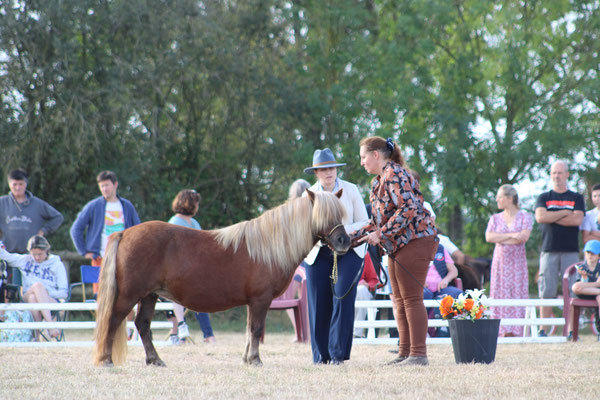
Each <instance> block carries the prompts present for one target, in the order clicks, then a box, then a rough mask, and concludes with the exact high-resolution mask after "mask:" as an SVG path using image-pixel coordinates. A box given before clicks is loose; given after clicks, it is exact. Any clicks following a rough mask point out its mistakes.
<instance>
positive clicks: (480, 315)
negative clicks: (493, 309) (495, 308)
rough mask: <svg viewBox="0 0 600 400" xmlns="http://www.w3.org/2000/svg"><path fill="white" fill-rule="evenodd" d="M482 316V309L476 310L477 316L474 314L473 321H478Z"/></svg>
mask: <svg viewBox="0 0 600 400" xmlns="http://www.w3.org/2000/svg"><path fill="white" fill-rule="evenodd" d="M482 316H483V307H480V308H479V310H477V314H475V319H479V318H481V317H482Z"/></svg>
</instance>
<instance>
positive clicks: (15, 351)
mask: <svg viewBox="0 0 600 400" xmlns="http://www.w3.org/2000/svg"><path fill="white" fill-rule="evenodd" d="M217 333H218V336H217V337H218V342H217V343H216V344H212V345H207V344H200V343H199V344H196V345H186V346H180V347H161V348H159V349H158V351H159V354H160V355H161V357H162V358H163V360H164V361H165V362H166V363H167V368H157V367H147V366H146V365H145V363H144V359H145V357H144V352H143V349H142V348H141V347H134V348H130V350H129V355H128V358H127V363H126V364H125V365H124V366H122V367H115V368H97V367H94V366H93V365H92V359H91V349H90V348H48V349H39V348H37V349H36V348H4V349H1V350H0V365H1V367H0V398H1V399H44V398H56V399H71V398H78V399H94V400H98V399H104V398H128V399H139V398H146V399H157V398H161V399H188V398H194V399H197V398H211V399H258V398H260V399H263V398H265V399H327V400H333V399H381V400H384V399H394V398H410V399H412V398H418V399H435V400H440V399H454V398H459V397H460V398H475V399H508V398H510V399H521V398H523V399H525V398H527V399H559V398H560V399H578V400H582V399H596V398H598V392H597V387H598V385H597V383H598V377H597V375H598V374H597V365H598V359H599V357H598V355H599V350H600V344H599V343H597V342H596V341H595V337H592V336H583V338H582V339H583V340H582V341H581V342H579V343H575V344H573V343H562V344H539V345H533V344H521V345H499V346H498V351H497V355H496V362H494V363H493V364H490V365H479V364H477V365H475V364H473V365H456V364H455V362H454V357H453V353H452V348H451V346H450V345H431V346H429V348H428V351H429V358H430V363H431V365H430V366H429V367H407V368H399V367H385V366H382V364H383V363H384V362H385V361H387V360H390V359H392V358H393V355H392V354H390V353H389V352H388V350H389V348H390V347H389V346H382V345H377V346H372V345H357V346H354V348H353V350H352V359H351V360H350V361H349V362H347V363H346V364H345V365H343V366H315V365H313V364H312V362H311V352H310V345H307V344H298V343H292V342H291V340H292V338H293V335H292V334H289V333H285V334H274V333H273V334H267V336H266V338H265V344H264V345H262V346H261V358H262V360H263V362H264V363H265V365H264V367H262V368H255V367H248V366H245V365H243V364H242V362H241V356H242V351H243V347H244V342H245V338H244V335H243V334H240V333H225V332H217Z"/></svg>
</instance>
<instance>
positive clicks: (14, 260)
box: [0, 242, 28, 269]
mask: <svg viewBox="0 0 600 400" xmlns="http://www.w3.org/2000/svg"><path fill="white" fill-rule="evenodd" d="M27 257H28V256H27V255H23V254H16V253H9V252H8V251H6V249H5V248H4V245H3V244H2V242H0V259H2V260H4V261H6V262H7V263H8V264H9V265H10V266H11V267H15V268H19V269H22V268H23V267H25V262H26V259H27Z"/></svg>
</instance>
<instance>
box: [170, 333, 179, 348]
mask: <svg viewBox="0 0 600 400" xmlns="http://www.w3.org/2000/svg"><path fill="white" fill-rule="evenodd" d="M169 346H179V337H178V336H177V335H175V334H171V335H170V336H169Z"/></svg>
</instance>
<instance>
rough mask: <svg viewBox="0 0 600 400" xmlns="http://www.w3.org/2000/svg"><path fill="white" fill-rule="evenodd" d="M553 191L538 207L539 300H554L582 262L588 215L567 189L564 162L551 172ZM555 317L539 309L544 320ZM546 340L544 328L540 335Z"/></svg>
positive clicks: (547, 309)
mask: <svg viewBox="0 0 600 400" xmlns="http://www.w3.org/2000/svg"><path fill="white" fill-rule="evenodd" d="M550 178H551V179H552V190H550V191H548V192H544V193H542V194H541V195H540V196H539V197H538V199H537V202H536V205H535V220H536V222H537V223H538V224H539V225H540V229H541V231H542V252H541V253H540V274H539V279H538V290H539V295H540V298H542V299H551V298H555V297H556V294H557V291H558V282H559V281H560V279H561V277H562V276H563V274H564V272H565V270H566V269H567V267H568V266H569V265H571V264H574V263H576V262H578V261H579V225H581V221H582V220H583V216H584V215H585V203H584V200H583V196H582V195H580V194H579V193H575V192H572V191H570V190H569V189H568V188H567V179H568V178H569V170H568V168H567V164H566V163H565V162H564V161H556V162H555V163H553V164H552V167H551V168H550ZM551 314H552V308H551V307H540V316H541V318H548V317H550V316H551ZM538 334H539V335H540V336H546V333H545V331H544V329H543V327H542V329H540V331H539V332H538Z"/></svg>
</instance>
